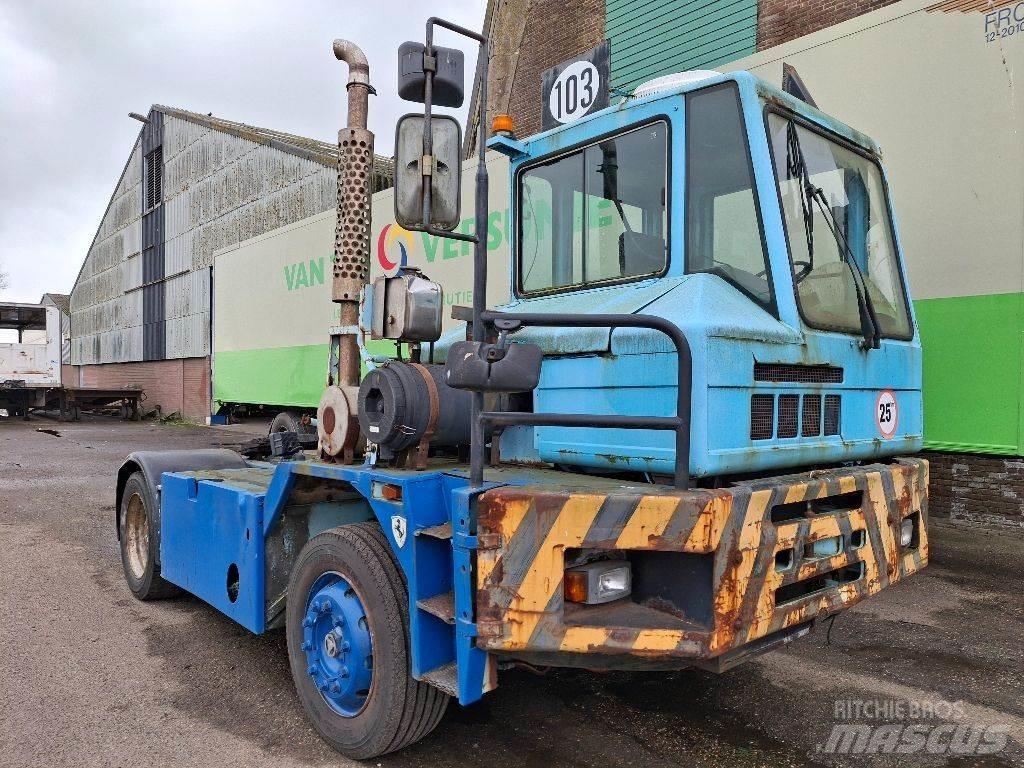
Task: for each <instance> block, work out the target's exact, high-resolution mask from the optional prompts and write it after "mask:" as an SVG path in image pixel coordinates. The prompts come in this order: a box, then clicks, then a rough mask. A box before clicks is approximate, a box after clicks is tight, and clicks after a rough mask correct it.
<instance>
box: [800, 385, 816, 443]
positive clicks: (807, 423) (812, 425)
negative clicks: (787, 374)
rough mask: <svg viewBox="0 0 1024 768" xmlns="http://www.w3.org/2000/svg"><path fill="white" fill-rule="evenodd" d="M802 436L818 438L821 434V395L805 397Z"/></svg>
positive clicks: (801, 420) (801, 418) (801, 425)
mask: <svg viewBox="0 0 1024 768" xmlns="http://www.w3.org/2000/svg"><path fill="white" fill-rule="evenodd" d="M800 434H801V435H802V436H803V437H817V436H818V435H820V434H821V395H804V409H803V413H802V414H801V416H800Z"/></svg>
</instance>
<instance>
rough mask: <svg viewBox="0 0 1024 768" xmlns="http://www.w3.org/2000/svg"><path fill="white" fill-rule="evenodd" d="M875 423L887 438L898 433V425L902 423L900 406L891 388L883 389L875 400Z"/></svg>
mask: <svg viewBox="0 0 1024 768" xmlns="http://www.w3.org/2000/svg"><path fill="white" fill-rule="evenodd" d="M875 423H876V424H877V425H878V431H879V432H880V433H881V434H882V437H884V438H885V439H886V440H888V439H889V438H890V437H892V436H893V435H895V434H896V426H897V425H898V424H899V423H900V406H899V403H897V402H896V393H895V392H893V391H892V390H891V389H883V390H882V391H881V392H879V393H878V399H877V400H876V401H875Z"/></svg>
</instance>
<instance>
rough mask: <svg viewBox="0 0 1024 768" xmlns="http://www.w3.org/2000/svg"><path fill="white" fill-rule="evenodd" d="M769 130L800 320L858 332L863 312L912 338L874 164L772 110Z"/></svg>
mask: <svg viewBox="0 0 1024 768" xmlns="http://www.w3.org/2000/svg"><path fill="white" fill-rule="evenodd" d="M768 130H769V133H770V139H771V144H772V156H773V158H774V163H775V174H776V177H777V179H778V184H779V193H780V196H781V198H782V210H783V215H784V216H785V220H786V230H787V233H788V235H789V253H790V259H791V261H792V265H793V276H794V279H795V280H796V293H797V300H798V301H799V304H800V310H801V313H802V315H803V318H804V320H805V322H807V323H808V325H811V326H813V327H816V328H823V329H827V330H835V331H842V332H848V333H861V332H862V331H863V328H864V324H865V319H864V315H865V312H866V311H870V313H871V315H872V317H873V319H874V320H877V325H878V331H879V332H880V333H881V335H882V336H885V337H889V338H910V336H911V329H910V316H909V313H908V311H907V305H906V299H905V295H906V294H905V292H904V290H903V282H902V277H901V275H900V270H899V262H898V254H897V251H896V245H895V242H894V239H893V234H892V226H891V223H890V221H889V208H888V205H887V200H886V192H885V185H884V184H883V183H882V173H881V171H880V170H879V168H878V166H877V165H876V164H875V163H874V162H873V161H872V160H870V159H868V158H867V157H866V156H864V155H862V154H860V153H859V152H855V151H854V150H852V149H850V148H848V147H847V146H845V145H843V144H840V143H839V142H838V141H834V140H832V139H830V138H828V137H826V136H825V135H824V134H822V133H819V132H818V131H815V130H811V129H810V128H807V127H806V126H804V125H803V124H801V123H799V122H797V121H795V120H793V119H792V118H790V117H787V116H784V115H780V114H778V113H775V112H771V113H769V115H768ZM851 259H852V260H853V262H854V263H852V264H851V263H850V260H851ZM861 282H863V289H861ZM865 290H866V296H865V293H864V292H865Z"/></svg>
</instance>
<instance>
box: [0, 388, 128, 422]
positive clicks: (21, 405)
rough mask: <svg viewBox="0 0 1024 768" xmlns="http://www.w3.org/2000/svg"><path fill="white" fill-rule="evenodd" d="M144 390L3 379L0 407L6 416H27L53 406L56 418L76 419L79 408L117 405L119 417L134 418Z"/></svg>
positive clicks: (62, 419) (0, 390) (77, 418)
mask: <svg viewBox="0 0 1024 768" xmlns="http://www.w3.org/2000/svg"><path fill="white" fill-rule="evenodd" d="M145 397H146V393H145V392H144V391H143V390H142V389H141V388H140V387H68V386H58V387H53V386H49V385H46V384H36V385H32V384H28V383H20V382H5V383H4V384H3V385H0V408H3V409H4V410H6V411H7V413H8V415H9V416H20V417H21V418H23V419H28V416H29V413H31V412H32V411H34V410H56V411H57V414H58V419H59V420H60V421H78V420H79V418H80V417H81V410H82V408H104V407H109V406H113V405H117V406H120V413H121V418H123V419H132V420H134V421H138V420H139V419H141V418H142V410H141V404H142V401H143V400H144V399H145Z"/></svg>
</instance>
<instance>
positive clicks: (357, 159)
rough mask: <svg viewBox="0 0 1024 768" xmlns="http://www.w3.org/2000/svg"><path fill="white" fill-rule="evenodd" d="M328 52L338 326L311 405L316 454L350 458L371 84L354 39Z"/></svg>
mask: <svg viewBox="0 0 1024 768" xmlns="http://www.w3.org/2000/svg"><path fill="white" fill-rule="evenodd" d="M334 55H335V56H336V57H337V58H338V59H340V60H341V61H344V62H345V63H346V64H348V84H347V85H346V89H347V90H348V124H347V125H346V126H345V127H344V128H342V129H341V130H340V131H338V209H337V222H336V225H335V228H334V266H333V271H332V275H333V276H332V281H331V300H332V301H333V302H335V303H336V304H337V305H338V325H339V326H340V327H338V328H336V329H333V330H332V331H331V353H330V362H329V364H328V374H327V388H326V389H325V390H324V394H323V396H322V397H321V398H320V405H319V406H318V408H317V435H318V438H319V447H320V456H321V458H322V459H324V460H327V461H341V462H344V463H346V464H351V463H353V462H354V461H356V453H357V451H358V449H359V445H360V436H359V419H358V414H357V411H358V408H357V400H358V392H359V372H360V363H361V361H360V357H359V341H358V339H357V336H356V333H357V326H358V325H359V297H360V294H361V292H362V289H363V286H365V285H366V283H367V282H368V281H369V278H370V194H371V193H372V186H371V185H372V179H373V134H372V133H371V132H370V131H368V130H367V128H366V114H367V111H368V106H369V100H370V94H371V93H373V88H372V87H371V85H370V65H369V63H368V62H367V60H366V54H364V53H363V52H362V50H361V49H360V48H359V46H358V45H356V44H355V43H352V42H349V41H348V40H335V41H334Z"/></svg>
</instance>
